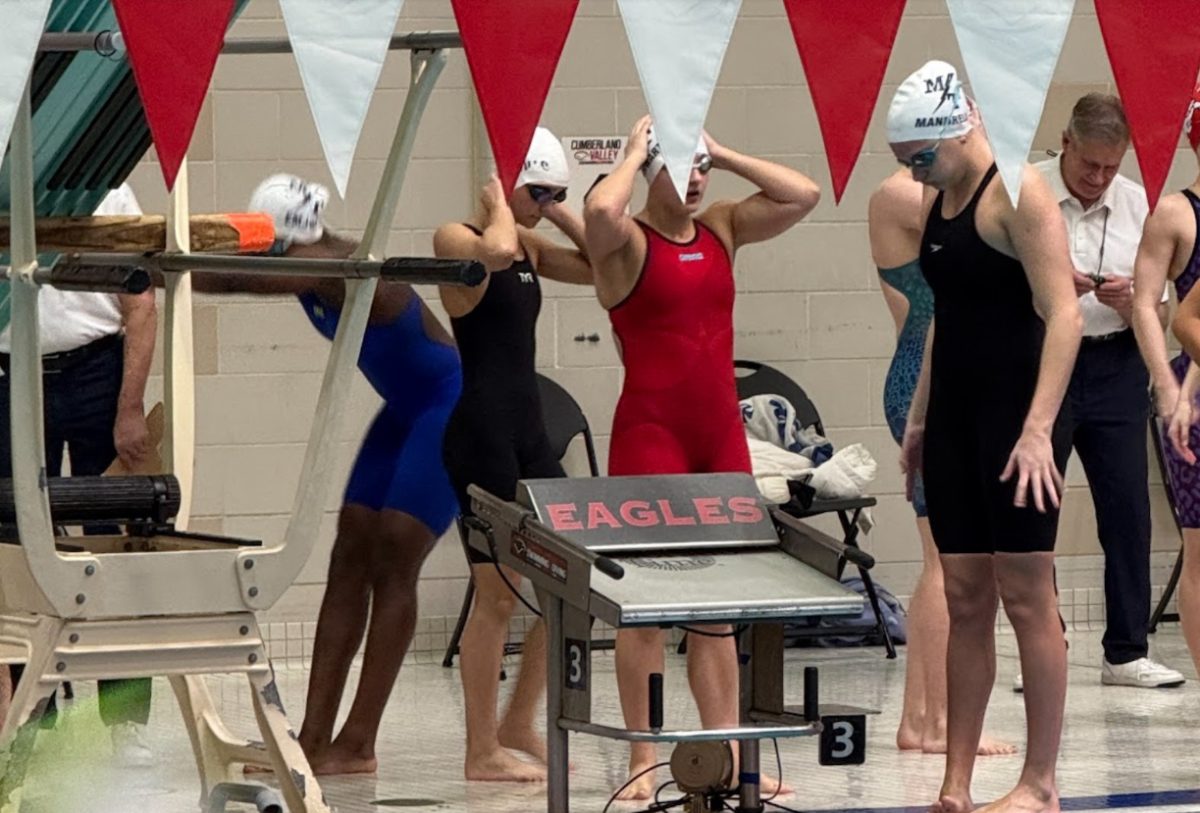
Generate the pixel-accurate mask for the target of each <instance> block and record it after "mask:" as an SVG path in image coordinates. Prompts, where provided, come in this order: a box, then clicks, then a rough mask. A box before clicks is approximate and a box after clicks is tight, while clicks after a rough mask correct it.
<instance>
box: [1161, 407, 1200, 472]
mask: <svg viewBox="0 0 1200 813" xmlns="http://www.w3.org/2000/svg"><path fill="white" fill-rule="evenodd" d="M1195 412H1196V410H1195V406H1194V405H1193V404H1192V402H1191V399H1189V398H1180V399H1179V403H1177V404H1176V405H1175V411H1174V412H1173V413H1171V418H1170V420H1169V421H1168V423H1167V437H1169V438H1170V439H1171V445H1172V446H1174V447H1175V451H1176V452H1177V453H1178V454H1179V456H1180V457H1182V458H1183V459H1184V460H1185V461H1187V463H1188V465H1191V466H1194V465H1195V464H1196V453H1195V451H1194V450H1193V449H1192V448H1191V446H1190V445H1189V442H1190V440H1191V433H1192V425H1193V424H1194V423H1195V422H1196V414H1195Z"/></svg>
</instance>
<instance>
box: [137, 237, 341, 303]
mask: <svg viewBox="0 0 1200 813" xmlns="http://www.w3.org/2000/svg"><path fill="white" fill-rule="evenodd" d="M357 247H358V243H357V241H355V240H351V239H349V238H346V237H341V236H339V235H336V234H333V233H332V232H328V231H327V232H325V234H324V236H323V237H321V239H320V240H319V241H317V242H316V243H313V244H312V245H307V246H300V245H294V246H292V247H291V248H289V249H288V250H287V256H288V257H301V258H308V259H321V260H342V259H345V258H347V257H349V256H350V255H351V254H353V253H354V250H355V249H356V248H357ZM151 276H152V278H153V280H154V284H155V285H157V286H158V287H160V288H161V287H163V285H164V280H163V275H162V274H161V273H159V272H152V274H151ZM191 279H192V290H193V291H196V292H198V293H205V294H262V295H271V294H290V295H295V294H302V293H304V292H306V291H312V290H316V289H318V288H325V287H328V286H330V285H338V284H340V280H338V279H336V278H334V277H309V276H301V275H296V276H292V275H276V274H247V273H244V272H237V271H230V272H229V273H223V272H219V271H217V272H212V271H204V272H200V271H196V272H193V273H192V275H191Z"/></svg>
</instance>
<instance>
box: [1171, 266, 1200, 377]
mask: <svg viewBox="0 0 1200 813" xmlns="http://www.w3.org/2000/svg"><path fill="white" fill-rule="evenodd" d="M1171 330H1172V332H1173V333H1174V334H1175V338H1176V339H1179V343H1180V344H1181V345H1183V349H1184V351H1185V352H1186V353H1187V354H1188V356H1190V357H1191V358H1193V359H1197V358H1200V285H1198V286H1195V287H1193V288H1192V290H1191V291H1189V292H1188V295H1187V296H1186V297H1184V299H1183V301H1182V302H1180V303H1179V310H1177V311H1176V312H1175V319H1174V321H1172V322H1171ZM1195 369H1196V364H1195V362H1193V363H1192V366H1191V367H1190V368H1189V369H1188V377H1189V378H1191V376H1192V371H1193V370H1195ZM1181 397H1182V396H1181Z"/></svg>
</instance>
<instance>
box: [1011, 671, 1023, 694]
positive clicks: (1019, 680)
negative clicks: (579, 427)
mask: <svg viewBox="0 0 1200 813" xmlns="http://www.w3.org/2000/svg"><path fill="white" fill-rule="evenodd" d="M1013 691H1014V692H1016V693H1017V694H1021V693H1022V692H1024V691H1025V676H1024V675H1022V674H1021V673H1020V672H1017V676H1016V677H1015V678H1013Z"/></svg>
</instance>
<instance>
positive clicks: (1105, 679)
mask: <svg viewBox="0 0 1200 813" xmlns="http://www.w3.org/2000/svg"><path fill="white" fill-rule="evenodd" d="M1128 149H1129V123H1128V122H1127V121H1126V119H1125V112H1124V110H1123V108H1122V106H1121V101H1120V100H1119V99H1118V98H1117V97H1115V96H1107V95H1104V94H1100V93H1089V94H1087V95H1086V96H1084V97H1082V98H1081V99H1079V101H1078V102H1077V103H1076V104H1075V108H1074V110H1073V111H1072V113H1071V120H1070V123H1069V124H1068V125H1067V129H1066V130H1065V131H1064V132H1063V135H1062V153H1061V154H1060V155H1059V156H1058V157H1056V158H1052V159H1050V160H1048V161H1043V162H1041V163H1039V164H1036V165H1035V166H1036V167H1037V169H1039V170H1040V171H1041V172H1042V174H1043V175H1044V177H1045V178H1046V180H1047V181H1048V182H1049V183H1050V187H1051V189H1052V190H1053V191H1054V193H1055V195H1056V196H1057V197H1058V202H1059V208H1060V209H1061V211H1062V214H1063V220H1064V221H1066V225H1067V238H1068V243H1069V244H1070V249H1071V257H1072V259H1073V260H1074V262H1075V291H1076V293H1078V294H1079V307H1080V310H1081V311H1082V312H1083V343H1082V344H1081V345H1080V348H1079V357H1078V359H1077V360H1076V362H1075V370H1074V373H1073V375H1072V377H1071V384H1070V388H1069V389H1068V391H1067V397H1066V400H1065V402H1064V403H1063V410H1064V412H1067V411H1069V414H1070V420H1071V428H1072V440H1073V446H1074V449H1075V451H1076V452H1077V453H1078V454H1079V461H1080V462H1081V463H1082V464H1083V470H1084V472H1085V473H1086V475H1087V480H1088V485H1089V486H1090V487H1091V491H1092V501H1093V503H1094V505H1095V510H1096V524H1097V527H1098V531H1099V537H1100V547H1101V548H1102V549H1103V550H1104V595H1105V602H1106V605H1107V620H1106V629H1105V632H1104V639H1103V645H1104V657H1103V661H1102V663H1101V672H1100V679H1101V682H1102V683H1104V684H1106V685H1118V686H1135V687H1139V688H1147V689H1152V688H1165V687H1171V686H1179V685H1181V684H1182V683H1183V682H1184V677H1183V675H1181V674H1180V673H1179V672H1177V671H1175V670H1174V669H1169V668H1167V667H1165V666H1163V665H1162V664H1159V663H1155V662H1154V661H1152V660H1151V659H1150V658H1149V657H1148V654H1149V650H1148V644H1147V633H1148V629H1149V623H1150V494H1149V485H1148V472H1147V466H1148V463H1147V455H1146V427H1147V424H1148V419H1149V416H1150V398H1149V383H1150V379H1149V373H1148V372H1147V370H1146V365H1145V364H1144V363H1143V361H1142V357H1141V354H1140V353H1139V352H1138V346H1137V341H1136V339H1135V338H1134V334H1133V330H1132V328H1131V327H1130V325H1131V324H1132V319H1133V261H1134V258H1135V257H1136V256H1137V249H1138V243H1139V242H1140V241H1141V238H1142V224H1143V222H1144V221H1145V219H1146V214H1147V212H1148V205H1147V202H1146V194H1145V191H1144V190H1143V189H1142V187H1141V186H1140V185H1139V184H1137V183H1134V182H1133V181H1131V180H1129V179H1128V178H1125V177H1124V176H1122V175H1119V174H1117V170H1118V169H1119V168H1120V165H1121V160H1122V159H1123V158H1124V157H1125V153H1126V151H1127V150H1128ZM1165 298H1166V296H1165V292H1164V301H1165ZM1015 688H1017V689H1018V690H1019V689H1020V676H1018V678H1017V685H1016V687H1015Z"/></svg>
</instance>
